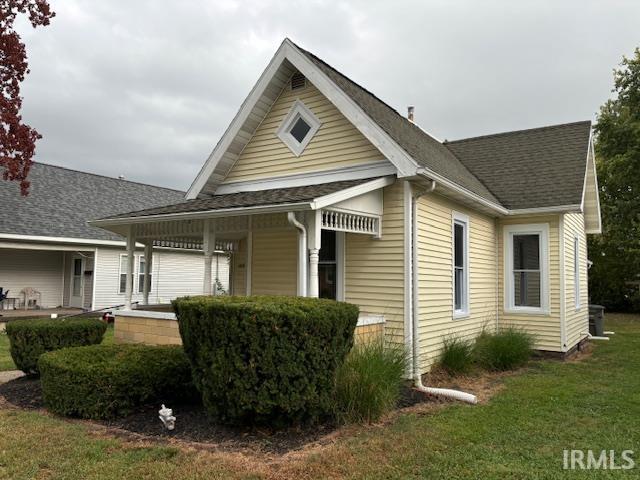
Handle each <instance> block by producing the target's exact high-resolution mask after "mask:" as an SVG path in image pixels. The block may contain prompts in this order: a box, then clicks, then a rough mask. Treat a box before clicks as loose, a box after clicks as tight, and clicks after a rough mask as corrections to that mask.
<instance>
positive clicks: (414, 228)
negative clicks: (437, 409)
mask: <svg viewBox="0 0 640 480" xmlns="http://www.w3.org/2000/svg"><path fill="white" fill-rule="evenodd" d="M430 180H431V185H430V186H429V188H427V189H426V190H423V191H422V192H419V193H417V194H415V195H412V196H411V277H412V279H411V284H412V285H411V301H412V308H411V327H412V331H413V345H412V347H413V348H412V350H413V351H412V360H413V368H412V371H413V384H414V388H415V389H416V390H419V391H421V392H425V393H428V394H430V395H436V396H439V397H444V398H450V399H454V400H460V401H462V402H467V403H472V404H475V403H478V399H477V398H476V396H475V395H472V394H470V393H466V392H461V391H458V390H451V389H448V388H434V387H426V386H424V385H423V384H422V375H420V365H419V364H420V362H419V359H420V342H419V339H418V307H419V305H418V287H419V285H418V272H417V265H418V248H417V244H418V233H417V232H418V220H417V216H418V215H417V211H418V208H417V201H418V199H419V198H420V197H422V196H423V195H425V194H427V193H431V192H433V191H434V190H435V188H436V182H435V180H433V179H430Z"/></svg>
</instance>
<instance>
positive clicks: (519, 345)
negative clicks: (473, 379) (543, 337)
mask: <svg viewBox="0 0 640 480" xmlns="http://www.w3.org/2000/svg"><path fill="white" fill-rule="evenodd" d="M532 354H533V337H532V336H531V335H530V334H529V333H527V332H524V331H522V330H519V329H516V328H513V327H508V328H504V329H501V330H499V331H498V332H497V333H488V332H483V333H482V334H481V335H480V336H479V337H478V338H477V339H476V343H475V346H474V356H475V358H476V361H477V362H478V364H479V365H480V366H482V367H483V368H486V369H488V370H498V371H502V370H512V369H514V368H517V367H521V366H522V365H524V364H525V363H526V362H527V361H528V360H529V358H531V355H532Z"/></svg>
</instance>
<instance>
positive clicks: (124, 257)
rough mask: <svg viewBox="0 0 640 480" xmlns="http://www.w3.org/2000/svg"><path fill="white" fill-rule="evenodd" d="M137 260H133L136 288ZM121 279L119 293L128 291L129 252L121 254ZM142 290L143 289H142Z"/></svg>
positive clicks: (134, 285) (134, 284)
mask: <svg viewBox="0 0 640 480" xmlns="http://www.w3.org/2000/svg"><path fill="white" fill-rule="evenodd" d="M135 275H136V262H135V260H134V262H133V288H134V289H135V288H136V280H135ZM119 279H120V281H119V282H118V293H126V291H127V254H126V253H123V254H121V255H120V274H119ZM140 291H142V290H140Z"/></svg>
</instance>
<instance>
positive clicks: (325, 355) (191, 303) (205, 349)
mask: <svg viewBox="0 0 640 480" xmlns="http://www.w3.org/2000/svg"><path fill="white" fill-rule="evenodd" d="M173 306H174V309H175V312H176V316H177V318H178V323H179V326H180V335H181V336H182V342H183V345H184V349H185V353H186V354H187V357H188V358H189V361H190V362H191V368H192V374H193V380H194V383H195V385H196V387H197V388H198V390H199V391H200V393H201V394H202V400H203V403H204V405H205V406H206V408H207V410H208V412H209V413H210V415H211V416H212V417H213V418H214V419H216V420H217V421H220V422H222V423H230V424H260V423H263V424H270V425H273V426H282V425H286V424H291V423H298V422H302V421H314V420H317V419H319V418H321V417H323V416H325V415H328V414H330V413H331V410H332V408H331V407H332V403H333V402H332V393H333V384H334V376H335V371H336V368H338V366H339V365H340V364H341V363H342V362H343V361H344V358H345V356H346V355H347V353H348V352H349V350H350V349H351V347H352V346H353V333H354V330H355V326H356V323H357V320H358V307H356V306H355V305H350V304H348V303H342V302H334V301H332V300H324V299H317V298H301V297H268V296H262V297H261V296H254V297H233V296H230V297H193V298H189V297H186V298H182V299H177V300H175V301H174V302H173Z"/></svg>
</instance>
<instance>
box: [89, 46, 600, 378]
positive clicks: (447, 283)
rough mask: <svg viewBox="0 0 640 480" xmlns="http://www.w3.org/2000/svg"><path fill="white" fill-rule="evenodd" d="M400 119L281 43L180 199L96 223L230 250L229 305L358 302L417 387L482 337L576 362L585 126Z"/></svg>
mask: <svg viewBox="0 0 640 480" xmlns="http://www.w3.org/2000/svg"><path fill="white" fill-rule="evenodd" d="M412 120H413V119H412V118H405V117H404V116H402V115H400V114H399V113H398V112H397V111H395V110H394V109H393V108H392V107H390V106H389V105H387V104H385V103H384V102H383V101H382V100H380V99H379V98H377V97H376V96H375V95H374V94H372V93H371V92H369V91H367V90H365V89H364V88H363V87H361V86H360V85H358V84H356V83H355V82H354V81H352V80H350V79H349V78H348V77H346V76H345V75H343V74H342V73H340V72H338V71H337V70H335V69H334V68H332V67H331V66H329V65H328V64H327V63H325V62H324V61H322V60H320V59H319V58H318V57H316V56H315V55H313V54H312V53H310V52H308V51H306V50H304V49H302V48H300V47H299V46H297V45H295V44H294V43H293V42H291V41H290V40H288V39H285V40H284V42H283V43H282V44H281V46H280V48H279V49H278V51H277V52H276V54H275V56H274V57H273V58H272V60H271V62H270V63H269V65H268V66H267V68H266V70H265V71H264V72H263V73H262V75H261V76H260V78H259V79H258V81H257V83H256V84H255V86H254V87H253V89H252V90H251V92H250V93H249V96H248V97H247V99H246V100H245V102H244V103H243V104H242V106H241V108H240V110H239V111H238V113H237V115H236V116H235V118H234V119H233V121H232V122H231V124H230V126H229V127H228V129H227V130H226V132H225V133H224V135H223V136H222V138H221V139H220V141H219V142H218V143H217V145H216V146H215V148H214V150H213V152H212V153H211V155H210V156H209V158H208V159H207V160H206V162H205V164H204V165H203V167H202V169H201V171H200V173H199V174H198V175H197V177H196V178H195V180H194V181H193V184H192V185H191V188H190V189H189V191H188V192H187V195H186V199H185V200H184V201H182V202H179V203H176V204H174V205H168V206H164V207H159V208H150V209H145V210H141V211H134V212H131V213H126V214H120V215H113V216H110V217H108V218H103V219H100V220H97V221H94V222H92V224H93V225H96V226H100V227H102V228H105V229H108V230H109V231H111V232H114V233H117V234H120V235H123V236H128V239H129V242H130V243H131V242H134V241H136V239H138V238H145V239H148V238H153V239H154V240H162V239H164V238H172V239H182V240H183V241H192V240H202V241H203V242H204V244H205V245H209V246H211V245H213V244H214V243H215V242H216V241H218V240H220V239H223V240H225V241H227V242H232V243H233V244H234V249H233V253H232V255H231V272H232V274H231V283H230V291H231V293H232V294H236V295H248V294H284V295H303V296H312V297H316V296H320V297H327V298H335V299H337V300H344V301H347V302H352V303H354V304H357V305H358V306H359V307H360V310H361V316H360V320H359V326H358V330H359V331H362V330H368V329H373V328H375V329H384V332H385V333H384V334H385V336H386V338H387V339H389V340H390V341H393V342H397V343H400V344H404V345H405V346H406V349H407V351H409V352H411V354H412V358H413V366H412V369H413V373H414V375H418V374H421V373H423V372H426V371H428V370H429V368H430V367H431V365H433V364H434V362H435V361H437V359H438V355H439V354H440V352H441V349H442V345H443V341H444V339H446V338H447V337H451V336H457V337H464V338H473V337H475V336H476V335H478V334H479V333H480V332H481V331H482V330H483V329H496V328H499V327H504V326H515V327H518V328H522V329H524V330H526V331H528V332H530V333H532V334H533V335H535V346H536V348H537V349H539V350H545V351H549V352H555V353H556V354H558V355H566V354H567V353H568V352H571V351H572V350H574V349H575V348H576V347H577V346H578V344H580V342H583V341H584V340H585V338H586V337H587V333H586V332H587V331H588V308H587V303H588V292H587V244H586V235H587V234H594V233H599V232H600V210H599V199H598V188H597V180H596V173H595V168H594V153H593V145H592V138H591V125H590V122H588V121H585V122H576V123H569V124H563V125H554V126H548V127H542V128H534V129H531V130H523V131H516V132H507V133H499V134H496V135H486V136H482V137H476V138H469V139H463V140H457V141H451V142H441V141H439V140H437V139H435V138H434V137H432V136H431V135H429V134H428V133H427V132H425V131H424V130H422V129H421V128H420V127H419V126H418V125H417V124H416V123H414V122H413V121H412ZM208 248H210V247H205V254H206V253H207V249H208ZM206 262H207V261H206V260H205V263H206ZM203 291H206V285H205V287H203ZM129 294H131V292H129ZM138 315H141V314H140V313H138ZM166 318H167V319H170V318H171V317H170V315H168V316H167V317H166ZM116 329H117V322H116Z"/></svg>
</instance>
